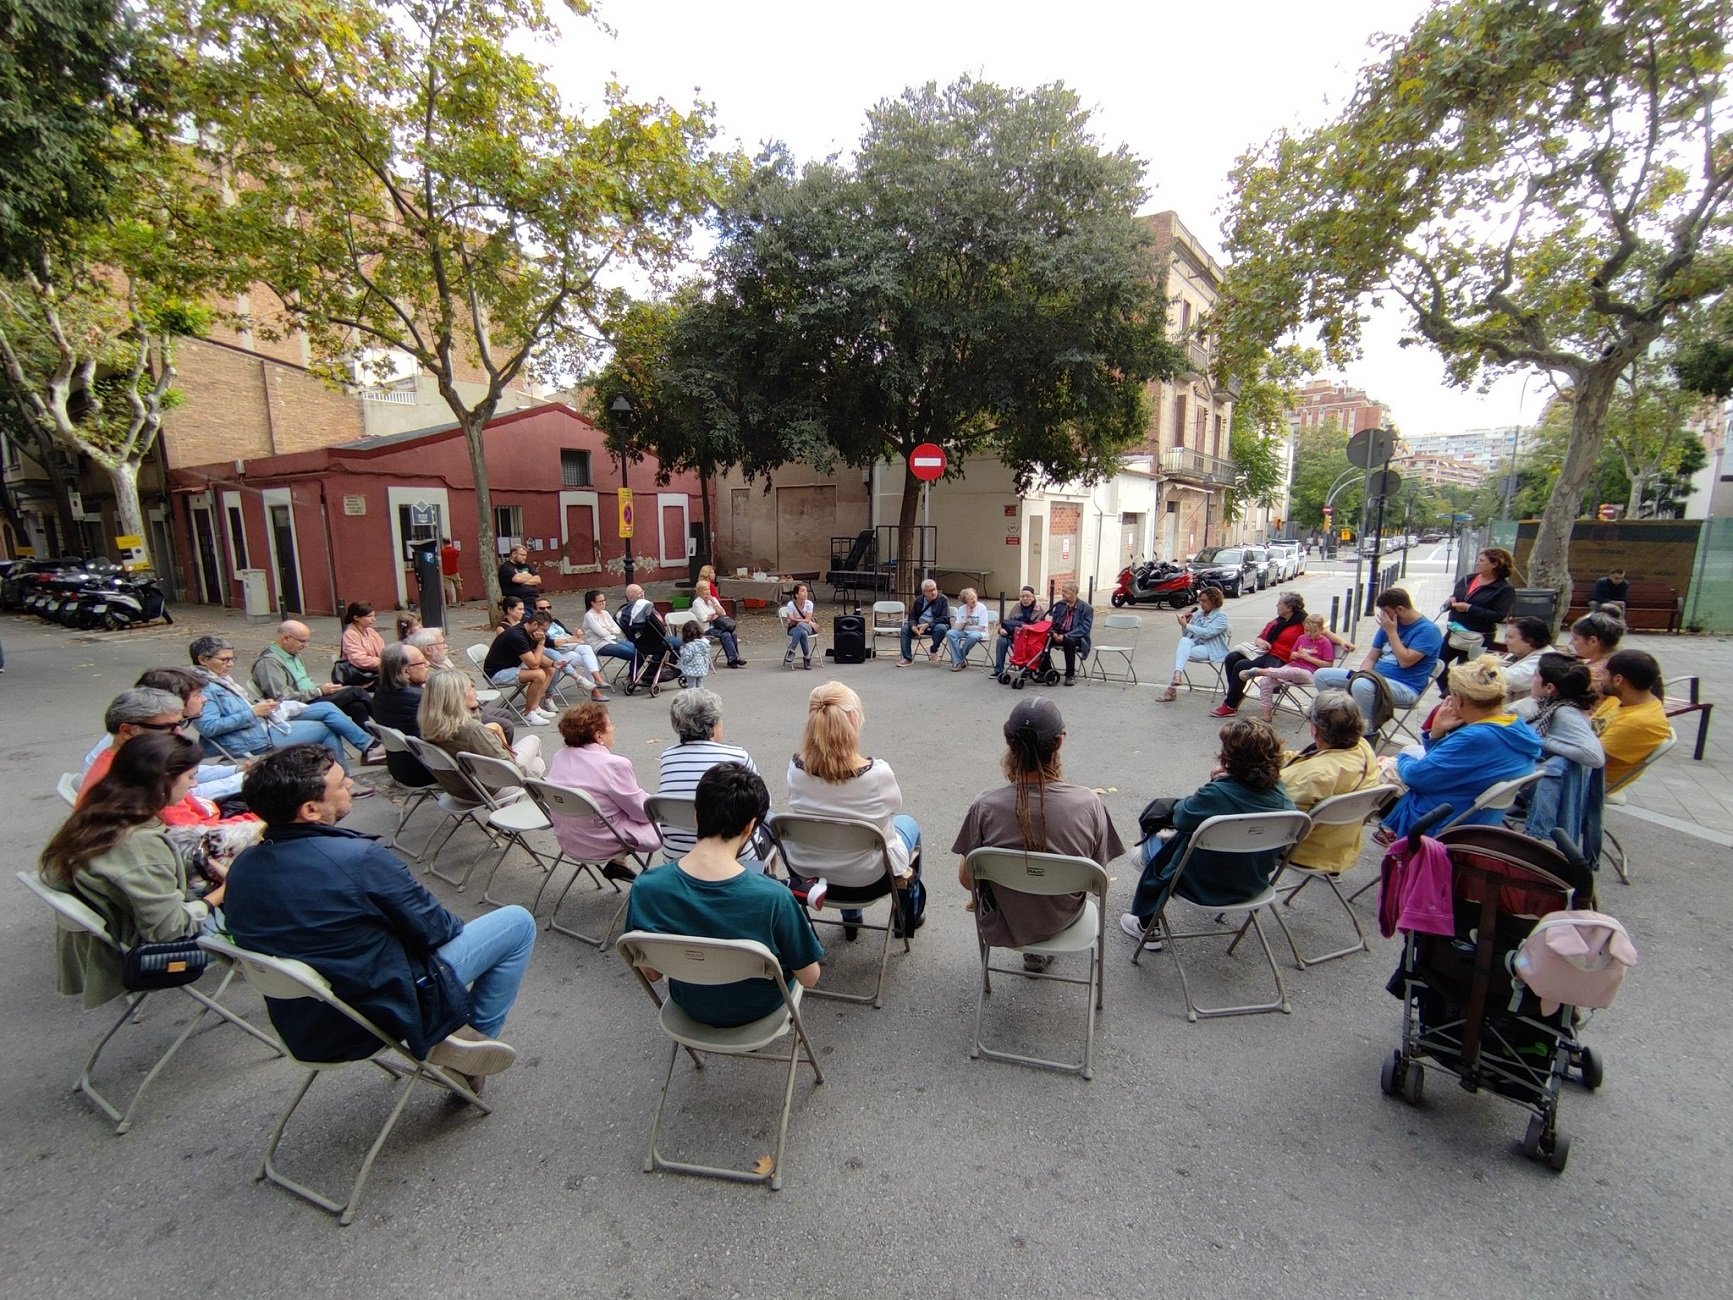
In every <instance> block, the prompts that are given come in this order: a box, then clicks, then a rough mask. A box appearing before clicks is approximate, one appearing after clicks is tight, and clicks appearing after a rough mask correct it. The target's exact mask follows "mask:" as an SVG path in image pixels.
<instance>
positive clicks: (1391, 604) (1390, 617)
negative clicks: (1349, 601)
mask: <svg viewBox="0 0 1733 1300" xmlns="http://www.w3.org/2000/svg"><path fill="white" fill-rule="evenodd" d="M1375 609H1376V611H1377V619H1378V630H1377V631H1376V632H1374V633H1373V634H1372V648H1371V649H1370V650H1368V651H1367V652H1366V657H1365V658H1364V659H1362V660H1361V661H1360V668H1359V671H1360V672H1366V673H1376V674H1377V675H1378V676H1379V677H1381V678H1383V679H1384V685H1385V687H1386V688H1387V689H1388V690H1389V692H1390V698H1391V699H1392V700H1394V701H1395V702H1396V707H1397V709H1398V710H1401V709H1408V708H1412V707H1413V706H1414V702H1415V701H1416V700H1418V699H1419V698H1420V694H1421V692H1422V691H1424V690H1425V689H1426V688H1427V687H1428V686H1430V685H1431V684H1432V679H1433V678H1434V677H1436V676H1437V675H1438V656H1439V654H1440V653H1442V652H1443V650H1444V630H1443V629H1442V628H1440V627H1439V626H1438V624H1436V623H1434V622H1433V621H1432V620H1431V619H1429V618H1427V617H1426V616H1425V615H1423V614H1422V613H1421V612H1420V611H1419V610H1417V609H1415V608H1414V602H1413V601H1412V600H1410V599H1409V598H1408V593H1407V592H1406V591H1403V590H1402V588H1400V587H1391V588H1390V589H1389V590H1388V591H1383V592H1380V593H1379V594H1378V599H1377V601H1376V602H1375ZM1351 675H1352V674H1351V673H1350V671H1349V670H1348V669H1346V668H1320V669H1318V671H1317V672H1315V673H1313V674H1312V685H1313V686H1314V687H1315V688H1316V689H1318V690H1320V691H1323V690H1339V691H1348V692H1349V693H1350V694H1352V695H1353V697H1354V703H1356V704H1358V705H1359V706H1360V712H1361V713H1362V714H1363V715H1365V717H1366V718H1367V719H1371V718H1372V716H1373V714H1374V712H1375V711H1376V706H1377V703H1378V700H1377V691H1376V689H1375V688H1374V687H1373V685H1372V683H1371V682H1368V681H1366V680H1364V679H1361V680H1359V681H1356V682H1354V683H1353V685H1352V687H1350V685H1349V678H1350V676H1351ZM1367 725H1368V726H1370V725H1371V724H1370V721H1368V723H1367ZM1367 739H1369V740H1370V739H1372V737H1370V736H1368V737H1367Z"/></svg>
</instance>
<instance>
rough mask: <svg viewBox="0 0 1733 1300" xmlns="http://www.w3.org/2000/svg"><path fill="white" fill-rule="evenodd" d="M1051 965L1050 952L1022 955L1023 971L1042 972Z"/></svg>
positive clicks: (1051, 956) (1051, 957) (1051, 955)
mask: <svg viewBox="0 0 1733 1300" xmlns="http://www.w3.org/2000/svg"><path fill="white" fill-rule="evenodd" d="M1052 964H1053V954H1052V953H1050V952H1026V953H1024V954H1023V969H1024V970H1029V971H1044V970H1046V969H1047V968H1048V967H1049V966H1051V965H1052Z"/></svg>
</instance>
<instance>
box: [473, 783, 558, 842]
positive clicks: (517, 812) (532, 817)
mask: <svg viewBox="0 0 1733 1300" xmlns="http://www.w3.org/2000/svg"><path fill="white" fill-rule="evenodd" d="M501 793H502V794H503V793H504V791H501ZM487 822H488V825H489V826H492V827H495V828H496V829H498V830H502V831H508V832H510V833H511V834H514V835H522V834H524V833H526V832H528V831H545V830H549V829H551V827H552V826H553V823H552V822H550V821H549V820H548V819H547V818H546V817H544V816H542V810H541V809H540V808H537V807H536V806H535V805H534V804H533V803H531V802H530V801H529V800H527V799H525V800H522V801H521V802H519V803H513V804H507V805H506V806H505V807H504V808H495V809H494V810H493V811H492V812H491V813H489V814H488V817H487Z"/></svg>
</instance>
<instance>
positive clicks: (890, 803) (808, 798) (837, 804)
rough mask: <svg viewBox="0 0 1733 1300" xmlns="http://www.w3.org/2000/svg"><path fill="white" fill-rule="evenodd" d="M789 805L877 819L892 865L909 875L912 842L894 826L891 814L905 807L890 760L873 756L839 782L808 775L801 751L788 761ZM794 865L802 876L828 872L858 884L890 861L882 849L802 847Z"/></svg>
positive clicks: (838, 880)
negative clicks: (864, 851)
mask: <svg viewBox="0 0 1733 1300" xmlns="http://www.w3.org/2000/svg"><path fill="white" fill-rule="evenodd" d="M788 810H789V811H790V812H792V813H800V814H802V815H803V816H807V817H847V818H850V819H852V820H854V821H865V822H871V823H872V824H873V825H875V826H877V827H878V828H879V829H880V830H882V831H883V832H884V833H885V843H886V845H887V846H888V847H889V848H890V854H891V870H892V871H893V872H894V873H895V874H897V875H899V876H906V875H908V874H909V870H910V868H909V847H908V845H906V844H904V843H903V837H902V836H900V835H898V834H897V833H896V831H895V830H894V829H893V828H892V826H891V819H892V818H894V817H895V816H896V815H897V814H898V813H900V812H901V811H902V810H903V792H902V787H900V786H899V785H898V784H897V778H896V773H894V772H892V771H891V765H890V764H889V763H887V762H885V761H884V759H882V758H872V759H868V760H867V765H866V766H865V767H863V768H862V769H861V770H860V771H858V772H856V773H855V774H854V775H853V776H851V777H849V778H848V779H847V780H846V781H839V782H837V783H836V784H834V785H833V784H831V783H830V782H829V781H820V780H819V779H818V778H817V777H815V776H809V775H807V771H806V769H805V768H804V767H802V766H801V765H800V756H799V755H798V754H797V755H795V756H794V757H793V758H791V759H789V760H788ZM789 866H790V867H791V868H792V869H793V870H794V871H796V872H798V873H799V874H800V875H803V876H808V877H810V876H815V875H818V876H823V877H824V878H825V879H826V880H827V881H829V882H830V883H831V884H833V885H847V886H851V887H855V888H858V887H861V886H864V885H870V884H872V883H873V882H875V881H877V880H879V879H881V878H882V877H883V874H884V864H883V863H881V862H880V861H879V858H878V855H877V854H876V853H869V854H846V853H845V854H832V853H825V852H823V851H814V850H812V849H801V850H799V851H798V852H797V855H796V857H795V858H794V860H793V861H791V862H790V863H789Z"/></svg>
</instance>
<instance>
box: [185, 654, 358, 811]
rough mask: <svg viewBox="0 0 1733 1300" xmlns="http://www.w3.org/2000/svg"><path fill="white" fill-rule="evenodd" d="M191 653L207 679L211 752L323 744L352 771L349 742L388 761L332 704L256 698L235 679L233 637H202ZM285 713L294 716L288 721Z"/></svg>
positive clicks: (203, 733)
mask: <svg viewBox="0 0 1733 1300" xmlns="http://www.w3.org/2000/svg"><path fill="white" fill-rule="evenodd" d="M189 654H190V655H191V657H192V661H193V664H194V666H195V667H197V668H198V669H199V671H200V672H201V673H202V674H203V676H204V679H205V711H204V713H203V714H202V715H201V716H200V717H199V736H200V738H201V740H202V741H203V742H204V748H205V753H207V754H228V755H231V756H233V757H237V758H250V757H253V756H254V755H257V754H263V753H265V752H267V751H268V750H272V749H283V748H287V747H288V746H290V745H323V746H325V748H326V749H328V750H330V751H331V756H332V757H333V758H335V759H336V760H337V762H338V763H340V764H342V766H343V768H344V770H345V771H347V770H348V766H349V764H348V759H347V756H346V755H345V754H344V752H343V742H344V741H345V740H347V741H348V742H349V743H350V744H351V745H353V746H355V750H356V752H357V753H359V754H364V755H367V758H368V761H369V762H375V761H377V762H381V763H383V762H384V761H385V751H384V750H383V749H379V748H377V747H376V746H375V745H374V742H373V737H371V736H369V735H368V734H367V733H366V732H365V731H363V730H361V728H360V727H357V726H356V725H355V724H354V723H353V722H351V721H350V720H349V719H348V718H347V717H345V716H344V714H343V711H342V710H341V709H339V708H338V707H337V706H336V705H334V704H331V703H330V702H329V701H326V700H320V701H319V702H317V703H315V704H308V705H305V706H304V707H297V706H295V705H292V704H286V703H279V702H278V701H277V700H260V699H257V698H255V697H254V695H253V693H252V691H251V689H250V688H249V687H248V686H247V684H246V683H245V682H238V681H236V680H235V678H234V676H233V673H234V667H235V647H234V644H233V643H232V642H230V641H229V639H228V638H227V637H221V636H201V637H199V638H198V640H196V641H194V642H193V643H192V645H191V646H190V647H189ZM279 709H282V710H283V711H284V713H288V712H293V713H294V716H293V717H292V718H286V717H284V716H283V715H282V714H279V713H278V710H279ZM360 793H361V791H359V790H357V791H356V794H358V795H359V794H360ZM368 793H372V792H371V791H368Z"/></svg>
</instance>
